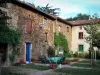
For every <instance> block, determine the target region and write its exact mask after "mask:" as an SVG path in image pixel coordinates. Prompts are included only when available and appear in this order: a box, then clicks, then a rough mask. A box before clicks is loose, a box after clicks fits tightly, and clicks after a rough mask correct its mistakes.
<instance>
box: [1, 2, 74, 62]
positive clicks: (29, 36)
mask: <svg viewBox="0 0 100 75" xmlns="http://www.w3.org/2000/svg"><path fill="white" fill-rule="evenodd" d="M4 9H5V10H6V11H5V12H7V15H8V16H10V17H11V18H12V19H11V20H9V21H8V22H9V23H10V25H9V27H10V28H14V29H16V30H19V31H20V32H21V38H20V43H19V45H18V46H17V47H16V50H17V51H18V52H19V56H17V57H16V61H19V60H21V59H23V60H24V61H25V62H30V61H31V58H36V57H38V56H40V55H48V54H47V49H48V47H49V46H51V47H54V44H53V40H54V32H57V33H59V32H62V33H63V34H64V35H65V36H66V38H67V39H68V46H69V49H71V41H72V40H71V37H72V31H71V24H70V23H68V22H66V21H64V20H63V19H61V18H59V17H54V16H52V15H49V14H46V13H44V12H41V11H39V10H38V9H36V8H35V7H34V6H30V5H28V4H26V3H23V2H21V1H18V0H12V1H11V2H10V3H7V7H6V8H4ZM1 10H2V9H1ZM11 52H12V46H10V45H8V47H7V57H9V54H11Z"/></svg>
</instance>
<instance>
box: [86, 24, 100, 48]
mask: <svg viewBox="0 0 100 75" xmlns="http://www.w3.org/2000/svg"><path fill="white" fill-rule="evenodd" d="M99 28H100V25H99V24H94V23H93V22H92V23H90V25H86V26H84V29H85V30H86V32H87V33H88V34H89V36H87V37H85V39H86V42H87V43H89V44H90V43H92V46H96V47H98V48H100V44H99V43H100V42H99V40H100V38H99V37H100V32H99Z"/></svg>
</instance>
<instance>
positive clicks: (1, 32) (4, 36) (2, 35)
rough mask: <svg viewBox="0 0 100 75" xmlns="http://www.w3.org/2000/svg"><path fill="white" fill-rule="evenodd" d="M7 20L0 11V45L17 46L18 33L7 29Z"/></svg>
mask: <svg viewBox="0 0 100 75" xmlns="http://www.w3.org/2000/svg"><path fill="white" fill-rule="evenodd" d="M8 19H9V18H8V17H7V15H5V13H4V12H2V11H0V43H7V44H12V45H17V44H18V43H19V38H20V32H19V31H18V30H15V29H11V28H9V26H8V23H7V20H8Z"/></svg>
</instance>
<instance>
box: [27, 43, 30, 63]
mask: <svg viewBox="0 0 100 75" xmlns="http://www.w3.org/2000/svg"><path fill="white" fill-rule="evenodd" d="M26 62H30V43H26Z"/></svg>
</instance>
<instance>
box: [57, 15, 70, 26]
mask: <svg viewBox="0 0 100 75" xmlns="http://www.w3.org/2000/svg"><path fill="white" fill-rule="evenodd" d="M57 20H58V21H60V22H63V23H65V24H67V25H70V26H72V24H71V23H69V22H67V21H65V20H64V19H62V18H60V17H57Z"/></svg>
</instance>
